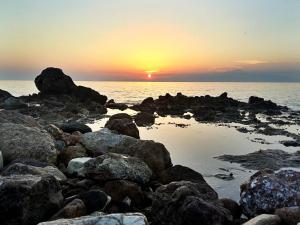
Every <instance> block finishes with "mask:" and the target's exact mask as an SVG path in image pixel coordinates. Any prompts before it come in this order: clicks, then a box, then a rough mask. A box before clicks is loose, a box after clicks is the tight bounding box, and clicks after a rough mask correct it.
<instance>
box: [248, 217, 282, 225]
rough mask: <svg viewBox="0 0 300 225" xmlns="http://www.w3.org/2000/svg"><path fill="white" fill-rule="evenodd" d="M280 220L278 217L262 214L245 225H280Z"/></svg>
mask: <svg viewBox="0 0 300 225" xmlns="http://www.w3.org/2000/svg"><path fill="white" fill-rule="evenodd" d="M279 224H280V218H279V217H278V216H276V215H270V214H261V215H259V216H257V217H255V218H253V219H251V220H249V221H248V222H246V223H244V224H243V225H279Z"/></svg>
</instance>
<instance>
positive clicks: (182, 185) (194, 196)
mask: <svg viewBox="0 0 300 225" xmlns="http://www.w3.org/2000/svg"><path fill="white" fill-rule="evenodd" d="M216 199H217V194H216V192H214V191H213V189H212V188H210V187H209V185H207V187H206V188H203V187H202V186H200V185H199V184H197V183H192V182H188V181H185V182H184V181H181V182H173V183H171V184H169V185H164V186H161V187H159V188H158V189H157V190H156V191H155V195H154V200H153V203H152V209H151V215H152V217H153V218H152V219H153V224H155V225H156V224H157V225H158V224H160V225H192V224H199V221H201V224H204V225H212V224H213V225H217V224H224V225H226V224H228V225H229V224H232V222H233V217H232V216H231V215H230V212H229V210H227V209H225V208H222V207H221V206H220V205H218V204H217V203H214V202H213V200H216Z"/></svg>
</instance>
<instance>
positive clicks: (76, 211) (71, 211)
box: [51, 199, 86, 220]
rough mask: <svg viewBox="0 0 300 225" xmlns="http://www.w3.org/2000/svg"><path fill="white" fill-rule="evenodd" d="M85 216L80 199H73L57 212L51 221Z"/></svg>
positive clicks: (84, 209) (83, 206)
mask: <svg viewBox="0 0 300 225" xmlns="http://www.w3.org/2000/svg"><path fill="white" fill-rule="evenodd" d="M85 215H86V208H85V204H84V202H83V201H82V200H80V199H74V200H73V201H71V202H70V203H68V204H67V205H66V206H65V207H64V208H62V209H61V210H60V211H58V212H57V213H56V214H55V215H54V216H52V218H51V219H52V220H56V219H60V218H76V217H80V216H85Z"/></svg>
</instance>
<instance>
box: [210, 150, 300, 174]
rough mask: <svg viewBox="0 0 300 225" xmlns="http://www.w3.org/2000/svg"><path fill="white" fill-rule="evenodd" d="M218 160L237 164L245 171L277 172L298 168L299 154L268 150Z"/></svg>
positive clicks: (299, 163)
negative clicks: (270, 170) (282, 169)
mask: <svg viewBox="0 0 300 225" xmlns="http://www.w3.org/2000/svg"><path fill="white" fill-rule="evenodd" d="M216 158H218V159H221V160H224V161H229V162H232V163H239V164H241V166H243V167H245V168H247V169H253V170H260V169H265V168H269V169H273V170H278V169H280V168H284V167H300V152H299V151H298V152H295V153H288V152H285V151H282V150H276V149H268V150H259V151H257V152H253V153H249V154H246V155H222V156H218V157H216Z"/></svg>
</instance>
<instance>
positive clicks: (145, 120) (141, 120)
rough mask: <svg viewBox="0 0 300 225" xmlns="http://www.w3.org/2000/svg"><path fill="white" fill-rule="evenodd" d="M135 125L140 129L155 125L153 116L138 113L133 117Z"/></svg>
mask: <svg viewBox="0 0 300 225" xmlns="http://www.w3.org/2000/svg"><path fill="white" fill-rule="evenodd" d="M134 121H135V123H136V124H137V125H138V126H140V127H145V126H151V125H153V124H154V123H155V116H154V115H153V114H151V113H147V112H139V113H138V114H136V115H135V117H134Z"/></svg>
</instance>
